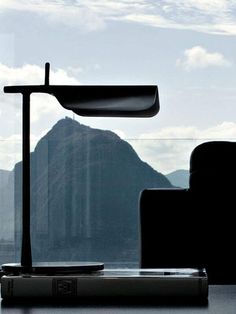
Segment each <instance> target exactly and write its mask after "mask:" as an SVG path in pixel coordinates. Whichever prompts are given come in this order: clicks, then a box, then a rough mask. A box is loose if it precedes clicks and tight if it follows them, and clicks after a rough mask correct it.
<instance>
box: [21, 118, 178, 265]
mask: <svg viewBox="0 0 236 314" xmlns="http://www.w3.org/2000/svg"><path fill="white" fill-rule="evenodd" d="M21 170H22V164H21V163H18V164H16V166H15V190H16V193H15V198H16V206H17V207H16V221H17V224H16V225H17V228H18V229H17V238H19V234H20V227H21V223H20V220H21V214H20V209H21ZM31 181H32V193H31V194H32V200H31V208H32V220H31V221H32V230H33V231H32V236H33V246H34V250H33V255H34V258H35V259H41V260H42V259H44V260H45V259H47V260H53V259H65V258H68V256H72V258H73V259H80V258H81V259H91V258H99V256H105V258H106V259H107V260H113V261H114V260H116V259H118V260H121V259H124V260H127V259H132V258H134V255H135V258H137V254H138V250H137V249H138V228H139V227H138V226H139V222H138V200H139V194H140V191H141V190H143V189H144V188H148V187H149V188H151V187H172V185H171V184H170V182H169V181H168V179H166V177H165V176H164V175H162V174H161V173H159V172H157V171H155V170H154V169H153V168H151V167H150V166H149V165H148V164H147V163H145V162H143V161H141V159H140V158H139V157H138V155H137V153H136V152H135V151H134V149H133V148H132V147H131V145H129V144H128V143H127V142H125V141H124V140H121V139H120V138H119V137H118V136H117V135H116V134H115V133H113V132H111V131H104V130H98V129H93V128H90V127H88V126H85V125H82V124H80V123H78V122H76V121H74V120H72V119H69V118H66V119H62V120H60V121H58V122H57V124H56V125H54V127H53V128H52V129H51V130H50V131H49V132H48V133H47V135H46V136H44V137H43V138H42V139H41V140H40V141H39V143H38V144H37V146H36V148H35V151H34V152H33V153H32V154H31Z"/></svg>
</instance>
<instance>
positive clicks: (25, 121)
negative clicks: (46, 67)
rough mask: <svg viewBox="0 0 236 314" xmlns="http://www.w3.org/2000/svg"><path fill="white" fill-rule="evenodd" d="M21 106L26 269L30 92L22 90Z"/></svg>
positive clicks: (25, 259) (27, 262)
mask: <svg viewBox="0 0 236 314" xmlns="http://www.w3.org/2000/svg"><path fill="white" fill-rule="evenodd" d="M22 96H23V108H22V112H23V115H22V133H23V135H22V137H23V142H22V152H23V167H22V168H23V169H22V175H23V181H22V189H23V191H22V192H23V193H22V194H23V199H22V247H21V266H22V267H23V268H25V269H26V270H30V269H31V268H32V254H31V241H30V93H29V92H27V91H26V92H24V93H23V94H22Z"/></svg>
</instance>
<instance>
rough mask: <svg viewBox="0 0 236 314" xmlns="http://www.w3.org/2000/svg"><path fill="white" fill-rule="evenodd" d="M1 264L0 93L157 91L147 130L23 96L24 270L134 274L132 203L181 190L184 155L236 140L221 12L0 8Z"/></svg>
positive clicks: (15, 248) (91, 4)
mask: <svg viewBox="0 0 236 314" xmlns="http://www.w3.org/2000/svg"><path fill="white" fill-rule="evenodd" d="M0 18H1V26H0V40H1V46H0V82H1V93H0V100H1V104H0V119H1V124H0V130H1V133H0V140H1V141H0V169H1V170H0V217H1V220H0V262H1V263H3V262H13V261H15V260H19V254H20V237H21V221H20V220H21V207H22V199H21V167H22V165H21V97H20V95H7V94H4V93H3V91H2V89H3V86H5V85H17V84H21V85H23V84H43V81H44V63H45V62H47V61H48V62H50V63H51V80H50V83H51V84H85V85H86V84H88V85H93V84H95V85H102V84H105V85H106V84H118V85H119V84H122V85H123V84H143V85H144V84H157V85H158V86H159V96H160V105H161V110H160V113H159V114H158V115H157V116H156V117H153V118H151V119H115V118H112V119H109V118H82V117H79V116H75V115H73V114H72V113H71V112H69V111H66V110H64V109H62V108H61V107H60V106H58V104H57V101H56V100H55V99H54V98H53V97H51V96H47V95H41V94H38V95H36V94H34V95H32V97H31V109H32V110H31V151H32V154H31V187H32V198H31V209H32V220H31V228H32V240H33V259H34V260H35V261H36V260H40V261H46V260H65V259H66V260H101V261H105V262H106V263H107V265H111V264H112V265H113V266H114V263H115V264H117V265H121V264H122V265H129V266H130V265H137V264H138V259H139V252H138V248H139V244H138V240H139V234H138V197H139V193H140V191H141V190H142V189H144V188H145V187H172V186H178V187H187V186H188V168H189V165H188V163H189V157H190V154H191V151H192V149H193V148H194V147H195V146H196V145H198V144H199V143H201V142H204V141H208V140H219V139H220V140H232V141H234V140H235V137H236V124H235V121H234V114H235V100H236V91H235V55H234V50H235V49H234V48H235V40H234V36H235V34H236V30H235V29H236V26H235V25H236V24H235V4H234V3H233V2H232V1H224V0H221V1H185V0H182V1H178V2H176V1H172V0H162V1H159V2H153V1H146V0H137V1H134V2H130V1H125V0H122V1H113V0H110V1H105V2H104V1H93V0H84V1H80V2H79V1H48V0H42V1H37V2H35V1H24V0H20V1H14V0H12V1H7V2H4V3H2V4H0Z"/></svg>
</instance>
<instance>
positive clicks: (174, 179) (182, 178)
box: [166, 169, 189, 188]
mask: <svg viewBox="0 0 236 314" xmlns="http://www.w3.org/2000/svg"><path fill="white" fill-rule="evenodd" d="M166 177H167V179H168V180H169V181H170V182H171V184H172V185H174V186H176V187H179V188H188V187H189V171H188V170H184V169H180V170H176V171H173V172H171V173H169V174H167V175H166Z"/></svg>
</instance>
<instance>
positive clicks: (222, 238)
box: [189, 141, 236, 283]
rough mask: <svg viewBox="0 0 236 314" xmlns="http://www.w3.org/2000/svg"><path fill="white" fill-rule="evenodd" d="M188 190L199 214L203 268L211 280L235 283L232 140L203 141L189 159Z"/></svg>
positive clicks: (235, 149)
mask: <svg viewBox="0 0 236 314" xmlns="http://www.w3.org/2000/svg"><path fill="white" fill-rule="evenodd" d="M189 187H190V189H189V191H190V193H191V199H192V203H193V206H194V208H195V211H197V210H198V212H199V215H200V216H201V217H203V220H204V225H203V228H202V231H203V232H204V242H205V247H206V250H205V253H204V254H205V258H206V267H207V270H208V274H209V277H210V279H211V281H213V282H219V283H224V282H225V283H227V282H235V283H236V269H235V266H236V254H235V249H236V218H235V212H236V206H235V194H236V143H234V142H224V141H216V142H206V143H203V144H201V145H199V146H197V147H196V148H195V149H194V150H193V152H192V154H191V158H190V180H189Z"/></svg>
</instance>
